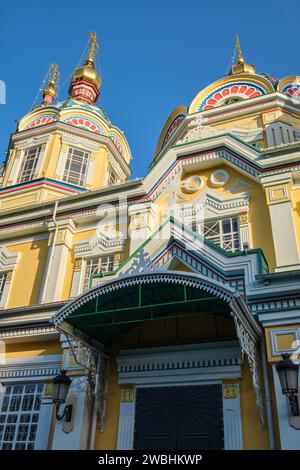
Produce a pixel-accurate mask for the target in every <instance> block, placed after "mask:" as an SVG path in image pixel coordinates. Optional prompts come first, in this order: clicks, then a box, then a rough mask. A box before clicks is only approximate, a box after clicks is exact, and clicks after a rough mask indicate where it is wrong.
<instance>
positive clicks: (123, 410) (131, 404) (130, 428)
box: [117, 385, 135, 450]
mask: <svg viewBox="0 0 300 470" xmlns="http://www.w3.org/2000/svg"><path fill="white" fill-rule="evenodd" d="M134 415H135V389H134V386H133V385H132V386H127V387H126V386H124V387H122V390H121V403H120V414H119V429H118V442H117V450H132V449H133V436H134Z"/></svg>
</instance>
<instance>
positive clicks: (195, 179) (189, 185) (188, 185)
mask: <svg viewBox="0 0 300 470" xmlns="http://www.w3.org/2000/svg"><path fill="white" fill-rule="evenodd" d="M201 186H202V178H201V177H200V176H198V175H194V176H190V177H189V178H187V179H186V180H185V181H183V183H182V187H183V188H184V189H185V191H186V192H187V193H195V192H196V191H199V189H200V188H201Z"/></svg>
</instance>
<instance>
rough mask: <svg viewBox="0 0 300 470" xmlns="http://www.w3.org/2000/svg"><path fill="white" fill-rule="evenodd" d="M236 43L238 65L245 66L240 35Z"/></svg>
mask: <svg viewBox="0 0 300 470" xmlns="http://www.w3.org/2000/svg"><path fill="white" fill-rule="evenodd" d="M235 42H236V50H237V53H238V61H237V63H238V64H244V63H245V61H244V56H243V53H242V49H241V45H240V39H239V37H238V35H236V38H235Z"/></svg>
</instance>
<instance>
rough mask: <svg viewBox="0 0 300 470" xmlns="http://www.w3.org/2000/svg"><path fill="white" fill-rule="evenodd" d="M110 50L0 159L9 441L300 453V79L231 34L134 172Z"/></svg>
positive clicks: (3, 373)
mask: <svg viewBox="0 0 300 470" xmlns="http://www.w3.org/2000/svg"><path fill="white" fill-rule="evenodd" d="M98 47H99V46H98V42H97V38H96V34H92V33H90V39H89V48H88V52H87V53H86V55H85V57H84V59H83V62H82V63H81V64H80V66H79V67H78V68H77V69H76V70H75V71H74V72H73V75H72V79H71V82H70V86H69V96H68V97H66V99H64V100H63V101H59V100H58V99H57V96H58V93H57V88H58V87H57V84H58V73H59V72H58V68H57V65H56V64H52V66H51V68H50V70H49V74H48V79H47V82H46V83H45V87H44V89H43V92H42V99H41V102H40V104H38V105H35V106H34V108H33V109H32V110H31V111H30V112H29V113H28V114H26V115H25V116H24V117H23V118H22V119H20V120H19V121H18V124H17V129H16V131H15V132H14V133H13V134H12V135H11V138H10V142H9V149H8V152H7V155H6V160H5V162H4V165H3V167H2V168H1V170H0V449H3V450H14V449H28V450H30V449H39V450H43V449H53V450H60V449H74V450H75V449H97V450H114V449H117V450H130V449H134V450H160V451H167V450H206V449H214V450H220V449H225V450H227V449H228V450H243V449H245V450H250V449H252V450H253V449H257V450H258V449H300V415H299V405H300V398H299V397H300V393H299V392H300V388H299V382H298V367H299V365H298V353H299V350H300V343H299V341H300V257H299V256H300V159H299V148H300V76H287V77H282V78H275V77H273V76H272V75H270V74H267V73H259V72H257V71H256V68H255V66H254V65H251V64H247V63H246V61H245V59H244V56H243V52H242V49H241V46H240V43H239V39H238V38H237V43H236V58H235V59H234V61H233V63H232V66H231V70H230V72H229V73H228V75H227V76H225V77H222V78H219V79H217V80H216V81H215V82H213V83H211V84H208V85H207V86H206V88H204V89H203V90H200V91H199V93H198V94H197V95H196V96H195V97H194V99H193V101H192V102H191V103H190V104H189V105H188V106H183V105H179V106H177V107H175V109H174V110H173V112H172V113H171V114H170V116H169V117H168V119H167V120H166V123H165V125H164V127H163V129H162V131H161V134H160V136H159V138H158V142H157V147H156V151H155V154H154V156H153V158H152V162H151V164H150V166H149V169H148V171H147V174H146V175H145V177H144V178H142V179H133V178H131V168H130V165H131V159H132V157H131V152H130V147H129V144H128V142H127V140H126V137H125V135H124V133H123V131H122V130H120V129H119V128H118V127H117V126H116V125H114V124H113V123H112V122H111V121H110V120H109V118H108V116H107V114H106V112H105V111H104V110H103V109H102V108H101V107H100V106H99V105H97V100H98V98H99V94H100V88H101V77H100V75H99V73H98V71H97V67H96V65H95V54H96V53H97V49H98ZM298 400H299V401H298Z"/></svg>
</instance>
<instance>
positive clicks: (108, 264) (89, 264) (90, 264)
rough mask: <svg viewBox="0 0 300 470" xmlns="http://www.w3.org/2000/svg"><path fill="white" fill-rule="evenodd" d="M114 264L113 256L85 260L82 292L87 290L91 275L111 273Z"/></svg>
mask: <svg viewBox="0 0 300 470" xmlns="http://www.w3.org/2000/svg"><path fill="white" fill-rule="evenodd" d="M114 264H115V257H114V255H113V254H108V255H100V256H93V257H91V258H86V260H85V267H84V276H83V286H82V290H83V291H85V290H87V289H89V284H90V279H91V276H92V275H93V274H98V273H101V272H102V273H103V272H110V271H113V269H114Z"/></svg>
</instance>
